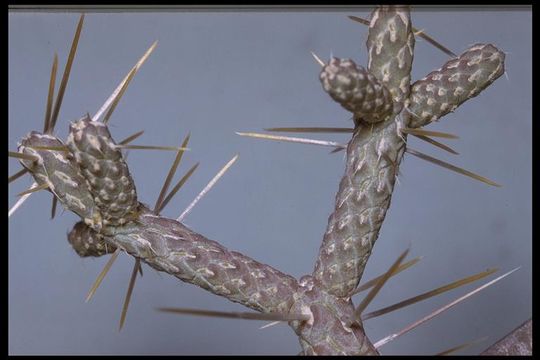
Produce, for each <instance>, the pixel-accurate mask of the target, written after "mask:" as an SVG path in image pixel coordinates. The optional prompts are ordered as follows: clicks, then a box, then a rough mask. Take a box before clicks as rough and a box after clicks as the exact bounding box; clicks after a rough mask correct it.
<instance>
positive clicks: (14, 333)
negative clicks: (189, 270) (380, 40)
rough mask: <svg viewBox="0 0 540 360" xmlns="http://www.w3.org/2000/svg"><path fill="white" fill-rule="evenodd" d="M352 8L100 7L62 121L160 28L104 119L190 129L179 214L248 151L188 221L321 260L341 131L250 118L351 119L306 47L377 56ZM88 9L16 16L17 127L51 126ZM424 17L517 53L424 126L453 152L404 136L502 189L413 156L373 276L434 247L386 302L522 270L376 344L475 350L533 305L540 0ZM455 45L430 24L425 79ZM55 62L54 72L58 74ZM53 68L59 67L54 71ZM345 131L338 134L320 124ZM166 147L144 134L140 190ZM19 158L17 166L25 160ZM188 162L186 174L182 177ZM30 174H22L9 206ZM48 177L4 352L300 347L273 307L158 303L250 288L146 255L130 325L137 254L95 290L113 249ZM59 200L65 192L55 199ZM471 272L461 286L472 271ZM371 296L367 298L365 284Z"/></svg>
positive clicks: (161, 135) (165, 160)
mask: <svg viewBox="0 0 540 360" xmlns="http://www.w3.org/2000/svg"><path fill="white" fill-rule="evenodd" d="M351 14H354V15H358V16H363V17H368V16H369V11H368V10H367V9H357V10H356V11H347V12H343V11H341V12H331V11H324V12H265V13H263V12H259V13H252V12H244V13H241V12H221V13H219V12H202V13H201V12H171V13H114V14H112V13H111V14H107V13H89V14H88V15H87V17H86V20H85V25H84V28H83V31H82V36H81V40H80V44H79V50H78V53H77V56H76V58H75V62H74V66H73V69H72V75H71V79H70V82H69V85H68V88H67V92H66V95H65V98H64V105H63V107H62V110H61V112H60V118H59V122H58V125H57V131H56V133H57V135H58V136H59V137H61V138H65V137H66V135H67V128H68V122H69V121H71V120H75V119H77V118H79V117H80V116H82V115H83V114H84V113H86V112H89V113H90V114H94V113H95V112H96V111H97V109H99V107H100V106H101V105H102V103H103V101H104V100H105V99H106V98H107V97H108V96H109V95H110V93H111V92H112V90H113V89H114V88H115V87H116V86H117V84H118V83H119V81H120V80H121V79H122V78H123V77H124V75H125V74H126V73H127V72H128V71H129V69H130V68H131V66H132V65H133V64H134V63H135V62H136V61H137V59H138V58H139V57H140V56H141V55H142V54H143V53H144V51H145V50H146V49H147V48H148V47H149V46H150V44H151V43H152V42H153V41H154V40H159V44H158V47H157V48H156V50H155V51H154V53H153V54H152V55H151V57H150V58H149V59H148V61H147V63H146V64H145V65H144V66H143V68H142V69H141V71H140V72H139V73H138V74H137V75H136V77H135V79H134V81H133V82H132V84H131V85H130V88H129V89H128V91H127V93H126V95H125V97H124V98H123V99H122V101H121V103H120V104H119V106H118V108H117V110H116V111H115V113H114V114H113V117H112V119H111V125H110V128H111V132H112V134H113V136H114V137H115V138H116V139H117V140H119V139H122V138H124V137H126V136H128V135H130V134H132V133H134V132H136V131H138V130H142V129H144V130H145V134H144V136H143V137H141V138H140V139H139V140H137V143H138V144H163V145H177V144H178V143H179V142H180V140H181V139H182V138H183V137H184V136H185V135H186V134H187V133H188V132H191V134H192V137H191V142H190V145H189V146H190V148H191V149H192V150H191V151H190V152H189V153H187V155H186V156H185V157H184V159H185V161H184V162H183V164H182V165H181V168H180V173H183V172H185V171H186V170H187V169H188V168H189V167H190V166H191V165H193V164H194V163H195V162H197V161H200V162H201V165H200V167H199V169H198V170H197V172H196V173H195V174H194V176H193V177H192V178H191V179H190V181H189V182H188V183H187V184H186V185H185V187H184V188H183V189H182V190H181V192H180V193H179V194H178V196H177V197H176V198H175V199H174V200H173V201H172V202H171V203H170V205H169V206H168V207H167V208H166V209H165V211H164V214H165V215H167V216H170V217H177V216H178V215H179V214H180V213H181V212H182V211H183V209H184V208H185V207H186V206H187V205H188V204H189V203H190V202H191V200H192V199H193V198H194V197H195V196H196V194H197V193H198V192H199V190H200V189H201V188H202V187H203V186H204V185H205V184H206V183H207V181H208V180H209V179H210V178H211V177H212V176H213V175H214V174H215V172H216V171H217V170H218V169H219V168H220V167H221V166H222V165H223V164H225V163H226V162H227V161H228V160H229V159H230V158H231V157H232V156H233V155H234V154H236V153H239V154H240V157H239V160H238V161H237V163H236V164H235V165H234V166H233V168H231V170H230V171H229V172H228V173H227V174H226V175H225V176H224V178H223V179H222V180H221V181H220V182H219V183H218V185H217V186H216V187H215V188H214V189H212V191H211V192H210V193H209V194H208V195H207V196H206V197H205V198H203V200H202V201H201V202H200V203H199V204H198V205H197V206H196V208H194V210H193V212H192V213H190V215H189V216H188V217H187V218H186V220H185V222H186V224H187V225H188V226H190V227H191V228H193V229H194V230H196V231H198V232H200V233H202V234H204V235H205V236H207V237H209V238H211V239H215V240H218V241H220V242H221V243H222V244H224V245H225V246H227V247H229V248H231V249H234V250H238V251H241V252H243V253H245V254H248V255H250V256H252V257H253V258H255V259H257V260H259V261H262V262H265V263H268V264H271V265H272V266H274V267H276V268H278V269H280V270H282V271H284V272H288V273H290V274H292V275H294V276H297V277H299V276H301V275H303V274H306V273H309V272H311V271H312V268H313V264H314V259H315V258H316V254H317V251H318V248H319V245H320V241H321V238H322V234H323V232H324V230H325V227H326V223H327V217H328V215H329V214H330V212H331V210H332V208H333V201H334V196H335V192H336V190H337V185H338V182H339V179H340V177H341V175H342V172H343V167H344V161H343V155H342V153H339V154H334V155H329V154H328V152H329V149H328V148H320V147H314V146H305V145H298V144H289V143H277V142H270V141H265V140H256V139H250V138H243V137H240V136H237V135H236V134H235V133H234V132H235V131H260V130H262V128H264V127H272V126H349V125H351V122H350V121H349V120H348V119H349V114H348V113H347V112H346V111H345V110H343V109H341V108H340V106H339V105H337V104H336V103H334V102H333V101H331V100H330V99H329V97H328V96H327V95H326V94H325V93H324V92H323V90H322V88H321V85H320V83H319V80H318V73H319V71H320V67H319V65H317V64H316V63H315V62H314V61H313V59H312V57H311V55H310V53H309V51H311V50H312V51H314V52H316V53H317V54H319V55H320V56H321V57H322V58H323V59H327V58H328V57H329V55H330V54H331V53H333V54H334V55H335V56H339V57H351V58H353V59H354V60H355V61H357V62H358V63H360V64H363V65H364V64H366V63H367V57H366V49H365V40H366V34H367V28H366V27H364V26H363V25H361V24H358V23H355V22H353V21H351V20H349V19H347V18H346V15H351ZM77 19H78V14H75V13H10V14H9V86H8V91H9V120H8V121H9V141H8V147H9V149H10V150H15V149H16V146H17V141H18V140H19V139H20V138H21V137H22V136H24V135H25V134H26V133H27V132H29V131H30V130H33V129H36V130H38V129H41V128H42V121H43V116H44V109H45V99H46V94H47V86H48V79H49V72H50V67H51V63H52V59H53V54H54V52H55V51H56V52H58V56H59V60H60V62H59V73H60V72H61V69H63V66H64V63H65V59H66V58H67V53H68V51H69V46H70V43H71V40H72V37H73V33H74V30H75V26H76V23H77ZM412 19H413V23H414V25H415V26H416V27H417V28H419V29H425V30H426V31H427V32H428V33H429V34H430V35H432V36H433V37H435V38H436V39H438V40H439V41H440V42H442V43H443V44H445V45H446V46H448V47H449V48H451V49H453V50H454V51H455V52H456V53H461V52H462V51H463V50H464V49H466V48H467V47H468V46H469V45H471V44H473V43H476V42H491V43H493V44H494V45H496V46H498V47H500V49H502V50H504V51H506V52H507V57H506V68H507V71H508V79H507V78H506V77H504V76H503V77H501V78H500V79H498V80H497V81H496V82H495V83H494V84H493V85H492V86H491V87H490V88H489V89H487V90H486V91H485V92H483V93H482V94H481V95H480V96H479V97H477V98H475V99H473V100H471V101H469V102H467V103H465V104H464V105H463V106H461V107H460V108H459V109H458V110H457V111H456V112H455V113H454V114H450V115H448V116H446V117H445V118H444V119H443V120H442V121H441V122H440V123H437V124H433V125H430V126H429V129H430V130H440V131H448V132H452V133H455V134H458V135H460V137H461V138H460V139H459V140H449V141H446V143H448V144H449V145H451V146H452V147H453V148H454V149H456V150H457V151H458V152H459V153H460V154H461V155H460V156H457V157H456V156H452V155H450V154H448V155H447V154H446V153H444V152H442V151H440V150H438V149H436V148H434V147H432V146H430V145H427V144H424V143H421V142H420V141H419V140H417V139H415V138H414V137H410V140H409V141H410V144H411V147H414V148H416V149H419V150H421V151H424V152H427V153H429V154H432V155H434V156H436V157H439V158H441V159H444V160H446V161H449V162H452V163H454V164H456V165H459V166H462V167H464V168H466V169H469V170H472V171H475V172H477V173H479V174H481V175H484V176H486V177H488V178H490V179H493V180H494V181H496V182H498V183H501V184H503V187H502V188H494V187H489V186H487V185H484V184H482V183H479V182H476V181H473V180H471V179H469V178H466V177H463V176H459V175H456V174H454V173H451V172H449V171H447V170H444V169H442V168H439V167H436V166H434V165H431V164H429V163H426V162H424V161H421V160H419V159H417V158H414V157H411V156H410V155H406V157H405V159H404V162H403V163H402V167H401V173H402V176H401V177H400V185H399V186H397V187H396V190H395V193H394V196H393V199H392V207H391V210H390V211H389V212H388V215H387V218H386V221H385V223H384V226H383V228H382V232H381V234H380V237H379V240H378V242H377V244H376V246H375V249H374V253H373V255H372V257H371V258H370V261H369V263H368V266H367V269H366V272H365V277H364V279H366V280H367V279H369V278H371V277H373V276H375V275H377V274H379V273H381V272H383V271H384V270H385V269H386V268H387V267H388V266H389V265H390V264H391V263H392V262H393V261H394V259H395V258H396V257H397V256H398V255H399V253H400V252H401V251H403V249H405V248H406V247H407V246H408V245H409V244H412V250H411V256H420V255H422V256H424V259H423V260H422V261H421V262H420V263H419V264H418V265H416V266H415V267H414V268H412V269H410V270H407V271H406V272H404V273H402V274H401V275H399V276H398V277H396V278H395V279H394V280H392V281H390V282H389V283H388V285H387V286H385V288H384V289H383V290H382V292H381V294H380V296H379V297H377V298H376V299H375V301H374V303H373V304H372V305H371V306H370V308H369V309H371V310H375V309H377V308H379V307H381V306H385V305H388V304H391V303H394V302H396V301H399V300H401V299H404V298H406V297H409V296H413V295H416V294H418V293H419V292H423V291H427V290H429V289H431V288H433V287H437V286H440V285H442V284H444V283H447V282H450V281H453V280H455V279H457V278H460V277H463V276H466V275H469V274H472V273H476V272H479V271H482V270H484V269H486V268H488V267H500V268H501V271H500V272H499V274H500V273H502V272H504V271H508V270H510V269H512V268H514V267H517V266H522V268H521V270H519V271H518V272H517V273H515V274H513V275H511V276H510V277H509V278H507V279H505V280H504V281H503V282H501V283H499V284H497V285H495V286H494V287H492V288H490V289H488V290H486V291H484V292H482V293H481V294H479V295H476V296H475V297H474V298H472V299H469V300H467V301H466V302H465V303H463V304H461V305H459V306H457V307H456V308H454V309H452V310H451V311H449V312H446V313H444V314H443V315H441V316H440V317H438V318H437V319H436V320H434V321H431V322H430V323H428V324H425V325H423V326H421V327H420V328H418V329H417V330H415V331H414V332H412V333H409V334H407V335H406V336H403V337H402V338H400V339H398V340H396V341H394V342H392V343H389V344H388V345H386V346H385V347H383V348H382V349H381V350H382V352H383V354H396V353H404V354H433V353H435V352H438V351H442V350H444V349H446V348H449V347H452V346H455V345H458V344H460V343H463V342H466V341H469V340H473V339H476V338H479V337H482V336H489V339H488V340H487V341H486V342H483V343H481V344H480V345H475V346H474V347H472V348H470V349H468V350H466V351H464V352H463V353H470V354H474V353H478V352H479V351H481V350H482V349H483V348H485V347H486V346H488V345H489V344H491V343H493V342H494V341H495V340H497V339H498V338H499V337H501V336H503V335H505V334H506V333H508V332H509V331H510V330H512V329H513V328H514V327H516V326H517V325H519V324H520V323H521V322H523V321H524V320H526V319H527V318H529V317H530V316H531V303H532V300H531V287H532V286H531V284H532V278H531V272H532V270H531V262H532V261H531V236H532V235H531V203H532V200H531V186H532V183H531V160H532V158H531V145H532V143H531V127H532V126H531V124H532V115H531V48H532V47H531V45H532V39H531V23H532V21H531V12H530V11H529V10H528V9H526V10H522V11H516V10H515V9H514V10H511V9H501V10H497V11H493V9H489V8H488V9H482V10H480V11H478V10H472V9H459V10H455V9H454V10H452V11H448V10H446V9H430V10H428V11H426V10H425V9H424V10H418V11H414V12H413V14H412ZM446 60H447V57H446V55H444V54H443V53H441V52H439V51H438V50H436V49H434V48H433V47H431V46H430V45H429V44H427V43H426V42H425V41H423V40H417V45H416V50H415V63H414V68H413V79H418V78H420V77H422V76H423V75H425V74H427V73H428V72H429V71H431V70H434V69H436V68H438V67H440V66H441V65H442V64H443V63H444V62H445V61H446ZM59 78H60V75H58V79H59ZM58 82H59V80H57V84H58ZM312 137H314V138H318V139H330V140H336V141H343V142H345V141H346V139H347V136H345V135H320V136H312ZM173 157H174V155H173V154H172V153H156V152H144V151H131V152H130V153H129V158H128V162H129V164H130V169H131V172H132V174H133V177H134V179H135V181H136V184H137V190H138V194H139V199H140V200H141V201H143V202H145V203H148V204H153V203H154V202H155V199H156V197H157V194H158V192H159V190H160V187H161V184H162V181H163V179H164V177H165V175H166V172H167V171H168V167H169V165H170V162H171V161H172V159H173ZM19 168H20V165H19V164H18V163H17V161H16V160H13V159H11V160H10V161H9V174H13V173H14V172H15V171H18V169H19ZM180 175H181V174H178V175H177V177H176V179H179V177H180ZM30 184H31V180H30V179H29V178H24V180H18V181H17V182H16V183H14V184H12V185H10V187H9V206H11V205H12V204H13V203H14V202H15V200H16V196H15V195H16V194H17V193H18V192H20V191H22V190H25V189H26V188H27V187H28V186H29V185H30ZM50 201H51V195H50V194H48V193H46V192H41V193H38V194H34V195H33V196H32V197H31V198H30V199H29V200H28V201H27V202H26V203H25V204H24V205H23V206H22V207H21V208H20V209H19V211H18V212H17V213H16V214H15V215H14V216H13V217H12V218H11V219H9V259H8V261H9V352H10V353H11V354H296V353H297V352H298V351H299V349H300V348H299V344H298V342H297V339H296V337H295V336H294V334H293V332H292V331H291V329H290V328H289V327H288V326H286V325H278V326H274V327H271V328H269V329H265V330H259V329H258V328H259V327H260V326H261V325H263V324H264V323H263V322H250V321H242V320H226V319H213V318H195V317H189V316H184V317H181V316H173V315H168V314H163V313H159V312H157V311H155V310H154V308H155V307H158V306H183V307H198V308H204V309H216V310H230V311H235V310H236V311H245V310H246V309H245V308H243V307H242V306H240V305H238V304H234V303H230V302H228V301H227V300H226V299H223V298H219V297H216V296H214V295H212V294H210V293H207V292H205V291H203V290H201V289H199V288H197V287H195V286H192V285H189V284H183V283H181V282H179V281H177V280H176V279H175V278H172V277H170V276H168V275H164V274H158V273H157V272H155V271H154V270H152V269H150V268H148V267H145V268H144V269H145V270H146V271H145V273H144V277H143V278H139V279H138V281H137V284H136V288H135V291H134V296H133V299H132V303H131V306H130V309H129V313H128V318H127V322H126V326H125V328H124V330H123V331H122V332H121V333H118V330H117V328H118V320H119V316H120V309H121V306H122V302H123V299H124V294H125V291H126V287H127V282H128V278H129V276H130V273H131V268H132V264H133V260H132V258H130V257H128V256H126V255H125V254H123V255H121V256H120V257H119V259H118V260H117V262H116V264H115V265H114V267H113V268H112V270H111V271H110V273H109V275H108V276H107V278H106V279H105V281H104V282H103V284H102V286H101V287H100V288H99V290H98V292H97V293H96V296H95V297H94V299H93V300H92V301H91V302H90V303H88V304H85V303H84V298H85V296H86V293H87V291H88V289H89V288H90V286H91V284H92V282H93V281H94V279H95V277H96V275H97V274H98V273H99V272H100V271H101V269H102V267H103V265H104V263H105V262H106V261H107V258H105V257H103V258H99V259H80V258H78V257H77V255H76V254H75V253H74V252H73V251H72V250H71V248H70V246H69V244H68V243H67V241H66V234H67V232H68V231H69V230H70V229H71V227H72V225H73V224H74V223H75V222H76V221H77V219H76V217H75V215H73V214H72V213H68V212H65V213H62V211H59V214H58V216H57V218H56V219H55V220H54V221H52V222H51V221H50V220H49V211H50ZM59 210H61V209H59ZM474 286H475V285H468V286H467V288H466V289H469V290H470V289H472V288H473V287H474ZM466 289H459V290H454V291H453V292H451V293H450V294H445V295H444V296H440V297H438V298H436V299H432V300H429V301H427V302H425V303H420V304H417V305H414V306H412V307H410V308H407V309H406V310H402V311H399V312H396V313H392V314H388V315H385V316H383V317H381V318H376V319H372V320H370V321H368V322H366V324H365V327H366V331H367V333H368V335H369V336H370V338H371V339H372V340H373V341H377V340H379V339H380V338H382V337H383V336H385V335H387V334H389V333H390V332H391V331H394V330H398V329H400V328H402V327H403V326H405V325H407V324H409V323H410V322H412V321H414V320H416V319H417V318H419V317H421V316H424V315H426V314H427V313H429V312H430V311H432V310H433V309H435V308H436V307H437V306H440V305H442V304H444V303H446V302H448V301H450V300H452V299H454V298H456V297H458V296H459V295H460V294H463V293H464V292H465V291H466ZM359 299H360V298H358V299H357V301H359Z"/></svg>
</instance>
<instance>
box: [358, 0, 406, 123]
mask: <svg viewBox="0 0 540 360" xmlns="http://www.w3.org/2000/svg"><path fill="white" fill-rule="evenodd" d="M414 43H415V40H414V33H413V30H412V25H411V19H410V10H409V7H408V6H403V5H392V6H380V7H378V8H376V9H375V10H374V11H373V13H372V14H371V21H370V24H369V35H368V39H367V43H366V45H367V49H368V70H369V72H370V73H372V74H373V75H375V76H376V77H377V79H379V81H381V82H382V83H383V84H384V85H385V86H386V87H387V88H388V90H389V91H390V93H391V94H392V98H393V100H394V101H395V104H394V107H395V108H396V109H395V112H396V113H399V112H400V111H401V109H402V107H403V103H404V101H405V99H407V97H408V96H409V91H410V86H411V85H410V84H411V68H412V62H413V55H414Z"/></svg>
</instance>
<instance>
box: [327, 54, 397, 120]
mask: <svg viewBox="0 0 540 360" xmlns="http://www.w3.org/2000/svg"><path fill="white" fill-rule="evenodd" d="M319 78H320V80H321V84H322V86H323V89H324V90H325V91H326V92H327V93H328V94H329V95H330V96H331V97H332V99H334V100H335V101H337V102H338V103H339V104H340V105H341V106H343V107H344V108H345V109H347V110H348V111H350V112H352V113H353V114H354V117H355V120H363V121H365V122H368V123H376V122H380V121H384V120H387V119H388V118H389V117H390V116H391V115H392V110H393V104H392V97H391V94H390V92H389V91H388V89H387V88H386V87H385V86H384V85H382V84H381V83H380V82H379V81H378V80H377V79H376V78H375V76H373V75H371V74H370V73H369V72H368V71H367V70H366V69H364V68H363V67H362V66H358V65H356V64H355V63H354V61H352V60H350V59H343V60H341V59H337V58H332V59H331V60H330V62H329V63H328V64H327V65H325V66H324V67H323V69H322V71H321V74H320V77H319Z"/></svg>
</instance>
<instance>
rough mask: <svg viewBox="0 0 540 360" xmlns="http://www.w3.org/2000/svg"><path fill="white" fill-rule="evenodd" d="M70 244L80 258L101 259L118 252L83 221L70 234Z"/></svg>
mask: <svg viewBox="0 0 540 360" xmlns="http://www.w3.org/2000/svg"><path fill="white" fill-rule="evenodd" d="M68 242H69V243H70V244H71V246H72V247H73V250H75V252H76V253H77V254H78V255H79V256H80V257H89V256H92V257H99V256H103V255H106V254H110V253H113V252H114V251H115V250H116V247H115V246H114V245H110V244H108V243H107V242H106V241H105V240H104V239H103V236H102V235H101V234H100V233H98V232H97V231H94V230H93V229H92V228H90V227H89V226H88V225H86V224H85V223H84V222H82V221H79V222H78V223H76V224H75V226H73V229H71V231H70V232H69V234H68Z"/></svg>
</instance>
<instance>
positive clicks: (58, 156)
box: [18, 131, 102, 231]
mask: <svg viewBox="0 0 540 360" xmlns="http://www.w3.org/2000/svg"><path fill="white" fill-rule="evenodd" d="M33 147H43V148H58V149H59V150H45V149H40V148H33ZM63 148H65V145H64V143H62V141H60V140H59V139H57V138H56V137H54V136H52V135H48V134H41V133H39V132H36V131H32V132H31V133H29V134H28V135H27V136H25V137H24V138H23V139H22V140H21V142H20V144H19V149H18V150H19V152H21V153H24V154H28V155H32V156H34V157H36V158H37V159H38V160H37V161H31V160H24V159H23V160H21V164H22V165H23V166H24V167H25V168H27V169H28V170H29V171H30V174H31V175H32V176H33V177H34V179H35V180H36V182H37V184H38V185H41V184H47V185H48V186H49V190H50V191H51V192H52V193H53V194H54V195H55V196H56V197H57V198H58V200H59V201H60V203H61V204H62V205H63V206H64V207H65V208H67V209H68V210H71V211H73V212H74V213H76V214H77V215H79V216H80V217H81V218H82V219H83V221H84V222H85V223H86V224H87V225H89V226H91V227H92V228H94V229H96V230H98V231H99V229H101V226H102V222H101V215H100V212H99V210H98V208H97V207H96V205H95V203H94V198H93V196H92V194H91V193H90V188H89V186H88V184H87V182H86V179H85V178H84V176H83V174H82V173H81V169H80V168H79V166H78V165H77V163H76V162H75V161H73V159H72V158H71V154H70V153H69V152H66V151H63V150H62V149H63Z"/></svg>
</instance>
